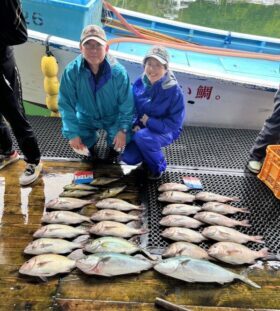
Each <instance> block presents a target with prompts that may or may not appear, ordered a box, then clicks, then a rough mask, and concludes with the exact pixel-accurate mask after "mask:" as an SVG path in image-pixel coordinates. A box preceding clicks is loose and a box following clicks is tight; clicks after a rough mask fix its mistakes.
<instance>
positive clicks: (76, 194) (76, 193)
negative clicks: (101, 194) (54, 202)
mask: <svg viewBox="0 0 280 311" xmlns="http://www.w3.org/2000/svg"><path fill="white" fill-rule="evenodd" d="M95 192H96V191H86V190H67V191H63V192H62V193H60V195H59V196H60V197H67V198H83V197H88V196H89V195H91V194H94V193H95Z"/></svg>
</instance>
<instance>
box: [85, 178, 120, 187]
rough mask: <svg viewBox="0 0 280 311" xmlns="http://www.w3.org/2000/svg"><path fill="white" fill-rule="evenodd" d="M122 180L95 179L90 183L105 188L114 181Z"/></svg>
mask: <svg viewBox="0 0 280 311" xmlns="http://www.w3.org/2000/svg"><path fill="white" fill-rule="evenodd" d="M119 179H120V178H112V177H96V178H94V179H93V181H92V182H91V183H90V184H91V185H93V186H104V185H108V184H110V183H112V182H114V181H117V180H119Z"/></svg>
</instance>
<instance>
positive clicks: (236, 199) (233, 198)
mask: <svg viewBox="0 0 280 311" xmlns="http://www.w3.org/2000/svg"><path fill="white" fill-rule="evenodd" d="M230 201H232V202H238V201H240V198H238V197H231V198H230Z"/></svg>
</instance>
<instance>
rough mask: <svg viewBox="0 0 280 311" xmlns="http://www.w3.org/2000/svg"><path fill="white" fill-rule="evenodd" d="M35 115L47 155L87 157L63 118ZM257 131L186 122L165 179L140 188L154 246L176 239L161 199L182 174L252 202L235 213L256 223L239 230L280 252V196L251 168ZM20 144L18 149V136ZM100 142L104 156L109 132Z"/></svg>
mask: <svg viewBox="0 0 280 311" xmlns="http://www.w3.org/2000/svg"><path fill="white" fill-rule="evenodd" d="M29 120H30V122H31V125H32V127H33V129H34V131H35V133H36V135H37V138H38V142H39V145H40V149H41V153H42V157H43V158H46V159H50V160H52V159H62V160H80V159H83V157H82V156H79V155H77V154H76V153H75V152H73V151H72V150H71V148H70V147H69V145H68V142H67V140H66V139H64V138H63V137H62V134H61V119H60V118H50V117H37V116H32V117H29ZM257 134H258V131H255V130H241V129H218V128H205V127H185V128H184V130H183V132H182V134H181V136H180V138H179V139H178V140H177V141H176V142H175V143H174V144H173V145H171V146H169V147H167V148H164V152H165V154H166V160H167V164H168V168H167V171H166V172H165V173H164V175H163V177H162V179H161V181H160V182H159V181H158V182H149V181H148V182H147V180H146V179H144V180H143V189H141V191H140V193H141V196H142V197H141V199H142V201H144V202H146V204H147V206H148V210H147V215H146V216H147V217H145V218H146V221H147V222H148V227H149V229H150V233H149V234H148V236H147V237H146V238H145V244H146V246H147V247H148V248H150V249H154V250H160V249H162V248H164V247H166V246H167V245H168V243H169V242H171V241H168V240H165V239H163V238H162V237H161V236H160V233H161V231H162V230H163V228H162V227H161V226H160V225H159V220H160V219H161V218H162V215H161V210H162V208H163V206H164V205H166V204H164V203H163V202H161V203H160V202H158V201H157V197H158V195H159V193H158V191H157V188H158V186H159V185H160V184H161V183H164V182H180V181H181V177H182V176H184V175H189V176H196V177H198V178H199V179H200V180H201V181H202V184H203V186H204V190H206V191H211V192H215V193H219V194H223V195H228V196H238V197H240V202H237V203H233V205H236V206H240V207H241V206H242V207H246V208H248V209H249V210H250V211H251V213H250V214H241V213H239V214H235V215H234V216H231V217H236V219H238V220H241V219H245V218H246V219H248V220H249V221H250V224H251V225H252V226H251V227H250V228H243V227H237V230H240V231H241V232H243V233H246V234H249V235H263V237H264V240H265V246H266V247H268V248H269V250H270V251H271V252H274V253H277V252H279V250H280V235H279V232H280V203H279V200H277V199H276V198H275V197H274V195H273V193H272V192H271V191H270V190H269V189H268V188H267V187H266V186H265V185H264V184H263V183H262V182H260V181H259V180H258V179H257V178H256V177H255V176H253V175H252V174H247V173H246V170H245V165H246V162H247V159H248V155H249V150H250V148H251V146H252V145H253V143H254V140H255V138H256V136H257ZM14 144H15V147H16V148H18V146H17V143H16V142H15V140H14ZM98 144H99V148H100V152H99V156H101V157H104V154H105V153H106V152H107V151H106V143H105V134H104V132H101V139H100V141H99V143H98ZM141 175H142V174H141ZM144 178H145V177H144ZM139 183H141V180H140V179H139ZM142 190H143V191H142ZM210 244H211V243H210V242H205V243H202V244H201V246H203V247H204V248H208V247H209V245H210ZM248 246H249V247H250V248H252V249H254V250H259V249H261V248H262V247H264V244H257V243H252V242H250V243H248Z"/></svg>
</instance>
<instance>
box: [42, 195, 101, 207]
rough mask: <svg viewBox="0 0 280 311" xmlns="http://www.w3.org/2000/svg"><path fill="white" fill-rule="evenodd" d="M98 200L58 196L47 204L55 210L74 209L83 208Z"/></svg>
mask: <svg viewBox="0 0 280 311" xmlns="http://www.w3.org/2000/svg"><path fill="white" fill-rule="evenodd" d="M95 202H96V200H82V199H76V198H56V199H53V200H50V201H49V202H48V203H47V204H46V206H45V207H46V208H48V209H55V210H73V209H77V208H82V207H84V206H86V205H90V204H93V203H95Z"/></svg>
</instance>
